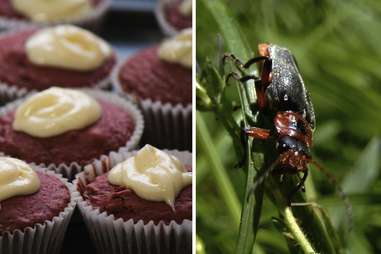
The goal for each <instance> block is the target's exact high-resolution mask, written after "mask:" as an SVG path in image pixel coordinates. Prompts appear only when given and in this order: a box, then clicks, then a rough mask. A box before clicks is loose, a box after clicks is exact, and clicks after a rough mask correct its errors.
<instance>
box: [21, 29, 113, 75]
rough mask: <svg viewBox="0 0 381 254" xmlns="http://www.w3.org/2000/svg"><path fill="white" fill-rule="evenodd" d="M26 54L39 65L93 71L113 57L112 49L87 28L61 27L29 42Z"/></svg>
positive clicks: (35, 36)
mask: <svg viewBox="0 0 381 254" xmlns="http://www.w3.org/2000/svg"><path fill="white" fill-rule="evenodd" d="M25 47H26V54H27V57H28V59H29V61H31V62H32V63H34V64H36V65H43V66H51V67H60V68H65V69H72V70H78V71H91V70H95V69H96V68H98V67H99V66H101V65H102V64H103V63H104V62H105V61H106V60H107V59H108V58H109V57H110V56H111V54H112V50H111V47H110V46H109V45H108V44H107V43H106V42H105V41H104V40H102V39H101V38H99V37H97V36H96V35H94V34H93V33H91V32H89V31H86V30H85V29H82V28H79V27H76V26H72V25H60V26H55V27H49V28H44V29H41V30H39V31H37V32H36V33H35V34H33V35H32V36H31V37H30V38H29V39H28V40H27V42H26V45H25Z"/></svg>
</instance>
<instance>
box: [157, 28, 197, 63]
mask: <svg viewBox="0 0 381 254" xmlns="http://www.w3.org/2000/svg"><path fill="white" fill-rule="evenodd" d="M158 54H159V57H160V58H161V59H162V60H165V61H168V62H171V63H178V64H181V65H183V66H185V67H188V68H192V29H191V28H187V29H184V30H182V31H181V32H180V33H179V34H177V35H176V36H174V37H173V38H170V39H168V40H165V41H164V42H163V43H162V44H161V45H160V47H159V50H158Z"/></svg>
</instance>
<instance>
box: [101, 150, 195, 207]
mask: <svg viewBox="0 0 381 254" xmlns="http://www.w3.org/2000/svg"><path fill="white" fill-rule="evenodd" d="M108 181H109V182H110V183H111V184H114V185H121V186H125V187H127V188H130V189H132V190H133V191H134V192H135V193H136V195H138V196H139V197H141V198H143V199H146V200H151V201H164V202H166V203H167V204H168V205H170V206H171V207H172V208H174V202H175V199H176V196H177V194H178V193H179V192H180V191H181V190H182V189H183V188H184V187H185V186H187V185H189V184H191V183H192V172H187V171H186V169H185V168H184V165H182V163H181V162H180V161H179V160H178V159H177V158H176V157H174V156H173V155H169V154H167V153H165V152H162V151H160V150H158V149H156V148H155V147H153V146H151V145H145V146H144V147H143V148H142V149H141V150H140V151H138V152H137V154H136V155H135V156H134V157H131V158H129V159H127V160H126V161H124V162H122V163H119V164H118V165H116V166H115V167H114V168H112V169H111V171H110V172H109V174H108Z"/></svg>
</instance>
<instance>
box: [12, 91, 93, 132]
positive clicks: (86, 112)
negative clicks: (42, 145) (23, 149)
mask: <svg viewBox="0 0 381 254" xmlns="http://www.w3.org/2000/svg"><path fill="white" fill-rule="evenodd" d="M100 116H101V107H100V105H99V103H98V102H97V101H96V100H95V99H93V98H92V97H90V96H88V95H87V94H86V93H84V92H81V91H76V90H73V89H65V88H58V87H52V88H49V89H47V90H45V91H43V92H40V93H37V94H35V95H33V96H31V97H29V98H28V99H27V100H26V101H25V102H24V103H22V104H21V105H20V106H19V107H18V108H17V110H16V113H15V119H14V121H13V129H14V130H17V131H22V132H25V133H27V134H29V135H31V136H34V137H39V138H47V137H52V136H56V135H60V134H62V133H65V132H67V131H70V130H78V129H82V128H84V127H87V126H89V125H91V124H93V123H94V122H96V121H97V120H98V119H99V118H100Z"/></svg>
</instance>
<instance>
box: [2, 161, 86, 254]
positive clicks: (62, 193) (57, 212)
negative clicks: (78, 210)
mask: <svg viewBox="0 0 381 254" xmlns="http://www.w3.org/2000/svg"><path fill="white" fill-rule="evenodd" d="M78 197H79V194H78V192H76V191H75V190H74V188H73V185H72V184H70V183H68V182H67V181H66V180H64V178H62V177H61V176H60V175H57V174H55V173H53V172H48V171H45V170H43V169H41V168H37V169H34V168H32V166H30V165H28V164H27V163H25V162H23V161H21V160H18V159H15V158H11V157H0V204H1V208H0V253H2V254H8V253H33V254H34V253H35V254H42V253H59V252H60V249H61V245H62V242H63V238H64V235H65V231H66V228H67V225H68V223H69V221H70V218H71V216H72V213H73V210H74V208H75V205H76V201H77V199H78Z"/></svg>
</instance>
